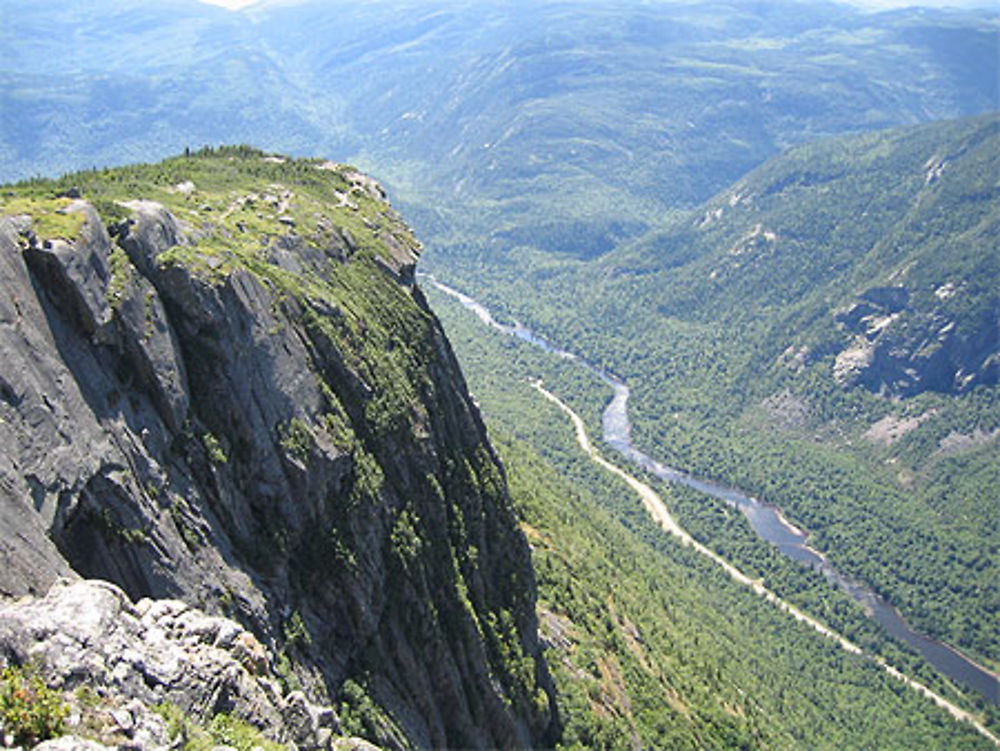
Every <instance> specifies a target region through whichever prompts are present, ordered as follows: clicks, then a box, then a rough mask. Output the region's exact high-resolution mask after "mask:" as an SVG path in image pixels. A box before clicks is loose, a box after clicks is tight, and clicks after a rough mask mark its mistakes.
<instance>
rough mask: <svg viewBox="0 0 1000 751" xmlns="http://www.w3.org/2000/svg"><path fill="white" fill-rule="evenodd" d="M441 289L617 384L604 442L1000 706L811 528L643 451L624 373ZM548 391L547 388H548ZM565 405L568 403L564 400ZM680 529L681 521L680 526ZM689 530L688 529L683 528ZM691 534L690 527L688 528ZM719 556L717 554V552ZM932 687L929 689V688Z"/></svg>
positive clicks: (977, 668)
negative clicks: (815, 573)
mask: <svg viewBox="0 0 1000 751" xmlns="http://www.w3.org/2000/svg"><path fill="white" fill-rule="evenodd" d="M419 276H420V277H421V279H425V280H427V281H428V282H429V283H430V284H432V285H433V286H434V287H436V288H437V289H438V290H440V291H441V292H443V293H445V294H446V295H449V296H450V297H453V298H455V299H457V300H458V301H459V302H460V303H461V304H462V305H463V306H464V307H465V308H467V309H468V310H470V311H471V312H473V313H474V314H475V315H476V316H477V317H478V318H479V319H480V320H481V321H482V322H483V323H485V324H486V325H488V326H490V327H491V328H494V329H496V330H498V331H501V332H503V333H505V334H509V335H512V336H516V337H517V338H519V339H521V340H523V341H526V342H528V343H530V344H532V345H534V346H536V347H540V348H541V349H543V350H545V351H546V352H549V353H550V354H553V355H556V356H558V357H563V358H567V359H571V360H575V361H576V362H579V363H580V366H581V367H584V368H586V369H588V370H590V371H591V372H592V373H594V374H595V375H596V376H597V377H598V378H600V379H601V380H603V381H604V382H605V383H606V384H608V385H609V386H610V387H611V388H612V389H613V390H614V396H613V397H612V399H611V401H610V402H609V403H608V405H607V407H605V409H604V413H603V417H602V432H603V438H604V442H605V443H606V444H607V445H608V446H610V447H611V448H613V449H614V450H616V451H617V452H619V453H620V454H622V455H623V456H624V457H625V458H627V459H628V460H629V461H631V462H633V463H635V464H637V465H639V466H640V467H642V468H643V469H644V470H646V471H647V472H650V473H651V474H653V475H655V476H656V477H658V478H659V479H661V480H664V481H666V482H670V483H678V484H681V485H685V486H687V487H689V488H693V489H695V490H698V491H700V492H702V493H705V494H707V495H710V496H712V497H714V498H718V499H719V500H722V501H724V502H725V503H727V504H729V505H730V506H732V507H734V508H737V509H739V510H740V511H741V512H742V513H743V514H744V516H746V518H747V521H748V522H749V523H750V526H751V527H752V528H753V530H754V531H755V532H756V533H757V534H758V535H759V536H760V537H761V538H762V539H764V540H766V541H767V542H769V543H770V544H772V545H774V546H775V547H776V548H777V549H778V551H779V552H781V553H782V554H783V555H785V556H786V557H788V558H791V559H793V560H795V561H798V562H800V563H803V564H806V565H809V566H812V567H814V568H816V569H818V570H819V571H820V572H822V574H823V575H824V576H825V577H826V578H827V579H828V580H829V581H831V582H833V583H834V584H835V585H836V586H838V587H839V588H840V589H842V590H843V591H844V592H846V593H847V594H848V595H850V596H851V597H852V598H853V599H854V600H856V601H857V602H859V603H861V604H862V605H863V606H864V608H865V612H866V613H867V614H868V615H869V617H871V618H873V619H875V621H877V622H878V623H879V624H880V625H882V627H883V628H885V630H886V631H888V632H889V633H890V634H891V635H892V636H894V637H895V638H897V639H900V640H902V641H903V642H905V643H906V644H908V645H910V647H912V648H913V649H915V650H917V652H919V653H920V654H921V655H922V656H923V657H924V659H926V660H927V662H929V663H930V664H931V665H933V666H934V667H935V668H937V669H938V670H939V671H940V672H941V673H942V674H944V675H946V676H948V677H949V678H951V679H952V680H955V681H957V682H959V683H962V684H964V685H965V686H968V687H969V688H971V689H973V690H974V691H976V692H977V693H979V694H981V695H982V696H983V698H984V699H986V701H988V702H989V703H991V704H993V705H994V706H997V707H1000V679H998V676H997V675H995V674H994V673H992V672H990V671H989V670H987V669H986V668H984V667H982V666H981V665H978V664H977V663H975V662H973V661H972V660H970V659H969V658H967V657H965V656H964V655H963V654H961V653H960V652H958V651H956V650H955V649H953V648H951V647H949V646H948V645H946V644H942V643H941V642H939V641H935V640H934V639H931V638H929V637H927V636H925V635H923V634H921V633H918V632H917V631H914V630H913V629H912V628H910V626H909V625H908V624H907V623H906V621H905V620H904V619H903V617H902V615H900V613H899V611H897V610H896V609H895V608H894V607H893V606H892V605H890V604H889V603H888V602H886V601H885V600H884V599H883V598H882V597H880V596H879V595H878V594H876V593H875V592H873V591H872V590H871V589H869V588H868V587H866V586H865V585H863V584H860V583H858V582H855V581H853V580H851V579H850V578H848V577H846V576H844V575H843V574H841V573H840V572H839V571H837V570H836V569H835V568H834V567H833V566H832V565H831V563H830V562H829V561H828V560H827V559H826V557H825V556H823V554H822V553H820V552H819V551H817V550H814V549H813V548H811V547H810V546H809V544H808V533H806V532H805V531H803V530H801V529H798V528H797V527H795V526H794V525H792V524H790V523H789V522H788V521H787V520H786V519H785V518H784V517H783V516H782V514H781V511H780V509H778V508H777V507H776V506H773V505H771V504H769V503H764V502H762V501H760V500H758V499H757V498H754V497H753V496H751V495H749V494H747V493H744V492H743V491H741V490H738V489H735V488H730V487H727V486H725V485H722V484H719V483H716V482H713V481H711V480H705V479H701V478H698V477H694V476H692V475H689V474H687V473H685V472H683V471H681V470H678V469H675V468H673V467H669V466H667V465H665V464H661V463H660V462H658V461H656V460H655V459H653V458H652V457H651V456H649V455H648V454H646V453H644V452H642V451H640V450H639V449H637V448H636V447H635V446H634V445H633V444H632V438H631V424H630V423H629V419H628V398H629V389H628V386H627V385H626V384H625V383H624V381H622V380H621V379H619V378H617V377H615V376H614V375H611V374H609V373H606V372H604V371H601V370H599V369H598V368H595V367H594V366H592V365H591V364H589V363H587V362H585V361H584V360H582V359H580V358H579V357H577V356H576V355H575V354H573V353H572V352H568V351H566V350H564V349H560V348H559V347H556V346H554V345H552V344H551V343H549V342H547V341H546V340H545V339H543V338H541V337H540V336H538V335H537V334H535V333H534V332H533V331H532V330H531V329H529V328H527V327H526V326H523V325H521V324H520V323H517V322H515V323H513V324H504V323H500V322H499V321H497V320H496V319H495V318H494V317H493V315H492V314H491V313H490V311H489V310H488V309H487V308H486V307H484V306H483V305H482V304H481V303H479V302H477V301H476V300H474V299H473V298H471V297H469V296H468V295H465V294H463V293H461V292H459V291H458V290H456V289H454V288H452V287H449V286H448V285H446V284H443V283H441V282H439V281H438V280H436V279H435V278H434V277H433V276H429V275H426V274H420V275H419ZM543 393H547V392H543ZM559 404H560V405H561V406H563V407H564V409H567V410H568V408H566V407H565V406H564V405H562V404H561V402H560V403H559ZM678 529H679V527H678ZM681 531H682V532H683V530H681ZM683 534H685V535H686V533H683ZM713 557H714V556H713ZM925 691H926V690H925Z"/></svg>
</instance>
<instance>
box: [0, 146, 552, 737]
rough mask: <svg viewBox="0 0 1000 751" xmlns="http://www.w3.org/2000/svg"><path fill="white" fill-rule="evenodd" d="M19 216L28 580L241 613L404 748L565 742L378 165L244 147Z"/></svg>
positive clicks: (7, 295) (11, 374)
mask: <svg viewBox="0 0 1000 751" xmlns="http://www.w3.org/2000/svg"><path fill="white" fill-rule="evenodd" d="M0 215H2V218H0V265H2V269H0V285H2V286H3V290H2V292H0V348H2V351H3V355H4V365H3V368H2V370H0V529H2V530H3V533H4V534H3V535H2V536H0V561H2V562H3V566H0V591H2V593H3V594H5V595H8V596H15V595H24V594H29V593H35V594H41V593H44V592H45V591H47V590H48V589H49V587H50V586H51V585H52V584H53V582H55V581H56V580H57V579H58V578H59V577H84V578H89V579H103V580H107V581H109V582H112V583H114V584H116V585H117V586H119V587H120V588H121V589H122V590H124V592H125V593H127V595H128V597H129V598H131V600H132V601H138V600H140V599H141V598H153V599H157V598H171V599H175V600H183V601H184V602H186V603H188V604H189V605H195V606H199V607H201V608H203V609H204V610H205V611H207V612H208V613H211V614H216V615H227V616H229V617H231V618H233V619H235V620H237V621H239V622H240V623H241V624H242V626H243V627H245V628H246V629H248V631H249V632H251V633H252V634H253V635H254V637H255V638H256V639H259V640H260V642H261V643H262V644H263V645H264V647H265V648H266V649H267V650H268V652H269V654H270V656H271V658H272V659H273V661H274V663H275V665H276V667H277V669H278V671H279V672H280V673H282V675H283V680H284V683H285V684H286V689H291V688H299V687H301V688H302V689H304V691H305V693H306V694H307V695H309V697H310V699H311V700H316V701H318V702H325V703H330V704H336V705H337V706H338V707H339V708H340V711H341V713H342V714H343V715H344V716H345V717H347V718H348V720H344V718H343V717H342V718H341V719H342V720H344V722H345V724H352V723H353V725H352V727H354V729H356V730H358V731H360V732H361V733H362V734H365V735H367V736H368V738H369V739H370V740H372V741H375V742H377V743H380V744H383V745H386V746H390V747H410V746H412V747H463V748H484V747H501V746H507V747H509V746H520V747H525V746H531V745H535V744H538V743H541V742H544V741H545V739H546V738H549V737H551V733H552V732H553V729H554V728H555V727H556V725H557V723H556V720H555V717H554V713H555V709H554V707H555V702H554V701H551V691H552V689H551V684H550V681H549V678H548V672H547V668H546V665H545V662H544V660H543V658H542V657H541V652H540V647H539V644H538V640H537V625H536V617H535V590H534V586H535V585H534V572H533V570H532V567H531V560H530V554H529V549H528V546H527V543H526V541H525V539H524V537H523V535H522V534H521V532H520V531H519V529H518V526H517V520H516V518H515V515H514V511H513V509H512V506H511V502H510V498H509V495H508V492H507V488H506V480H505V476H504V471H503V468H502V466H501V464H500V463H499V461H498V459H497V456H496V455H495V453H494V451H493V449H492V447H491V446H490V444H489V442H488V440H487V437H486V433H485V429H484V426H483V424H482V421H481V419H480V417H479V415H478V412H477V409H476V408H475V406H474V404H473V402H472V400H471V398H470V397H469V394H468V392H467V389H466V387H465V383H464V380H463V378H462V375H461V372H460V370H459V368H458V365H457V362H456V360H455V358H454V356H453V354H452V351H451V348H450V346H449V344H448V342H447V340H446V339H445V336H444V334H443V332H442V329H441V327H440V325H439V324H438V322H437V320H436V319H435V318H434V316H433V315H432V314H431V312H430V310H429V309H428V307H427V305H426V302H425V300H424V298H423V295H422V293H421V291H420V289H419V288H418V287H417V286H416V285H415V283H414V278H413V270H414V265H415V263H416V259H417V256H418V254H419V250H420V247H419V244H418V243H417V241H416V240H415V239H414V238H413V236H412V234H411V233H410V231H409V230H408V228H407V227H406V226H405V224H404V223H403V222H402V221H401V220H400V218H399V217H398V215H397V214H396V213H395V212H394V211H393V210H392V208H391V207H390V206H389V204H388V202H387V201H386V200H385V196H384V194H383V193H382V191H381V189H380V188H379V186H378V185H377V184H376V183H375V182H374V181H372V180H371V179H370V178H367V177H365V176H363V175H361V174H359V173H358V172H357V171H355V170H353V169H352V168H349V167H345V166H342V165H336V164H331V163H328V162H320V161H315V160H290V159H285V158H283V157H276V156H271V155H266V154H263V153H261V152H257V151H255V150H252V149H248V148H243V147H239V148H225V149H218V150H205V151H202V152H199V153H197V154H194V155H190V156H186V157H180V158H176V159H172V160H168V161H166V162H163V163H161V164H158V165H151V166H138V167H128V168H122V169H117V170H104V171H95V172H90V173H81V174H77V175H72V176H68V177H66V178H63V179H61V180H59V181H33V182H30V183H23V184H20V185H18V186H11V187H8V188H4V189H0Z"/></svg>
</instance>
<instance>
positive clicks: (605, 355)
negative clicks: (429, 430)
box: [448, 115, 1000, 667]
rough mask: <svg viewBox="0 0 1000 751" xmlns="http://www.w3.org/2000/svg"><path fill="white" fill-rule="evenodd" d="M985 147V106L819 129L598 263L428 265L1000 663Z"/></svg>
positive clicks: (988, 124) (993, 295) (994, 144)
mask: <svg viewBox="0 0 1000 751" xmlns="http://www.w3.org/2000/svg"><path fill="white" fill-rule="evenodd" d="M998 154H1000V118H998V117H997V116H995V115H991V116H985V117H982V118H978V119H972V120H968V121H959V122H955V123H945V124H935V125H931V126H921V127H919V128H917V129H913V130H904V131H890V132H886V133H878V134H871V135H865V136H857V137H852V138H849V139H842V140H834V141H829V142H821V143H819V144H815V145H810V146H806V147H801V148H799V149H796V150H793V151H791V152H789V154H787V155H786V156H783V157H780V158H777V159H775V160H773V161H771V162H769V163H767V164H765V165H763V166H762V167H761V168H759V169H758V170H756V171H754V172H753V173H751V174H750V175H748V176H747V177H746V178H745V179H743V180H741V181H740V182H739V183H737V184H736V185H734V186H733V187H732V188H730V189H729V190H727V191H724V192H723V193H721V194H720V195H719V196H718V197H717V198H715V199H713V200H712V201H710V202H708V203H707V204H706V205H705V206H703V207H701V208H699V209H698V210H696V211H694V212H692V214H691V216H690V218H688V219H686V220H685V221H682V222H678V223H677V224H676V225H675V226H674V227H673V228H672V229H670V230H668V231H666V232H662V233H655V234H653V235H650V236H649V237H646V238H643V239H642V240H639V241H636V242H635V243H632V244H631V245H629V246H627V247H624V248H622V249H620V250H617V251H615V252H612V253H608V254H606V255H604V256H603V257H601V258H600V259H598V260H596V261H593V262H589V263H584V262H581V261H579V260H577V259H572V258H561V259H560V258H555V257H553V256H545V257H544V258H542V257H540V256H539V254H538V253H537V251H534V250H532V249H530V248H525V249H523V251H521V250H514V251H512V253H511V261H510V263H509V265H506V266H505V265H503V264H497V265H493V264H491V265H490V266H486V265H484V264H477V263H469V264H465V265H462V264H457V263H449V264H448V271H449V273H451V274H452V275H453V276H452V277H451V278H453V279H457V280H460V286H464V288H465V289H466V290H468V291H470V292H473V293H474V294H477V295H482V297H483V299H485V300H487V301H489V303H490V304H491V305H496V306H497V308H498V309H500V310H505V311H507V312H508V313H509V314H512V315H516V316H517V317H519V318H520V319H521V320H525V321H527V322H529V323H530V324H531V325H532V326H533V327H535V328H536V329H537V330H539V331H541V332H542V333H543V334H545V335H547V336H549V337H550V338H551V339H552V340H553V341H557V342H560V343H561V344H563V345H564V346H569V347H570V348H571V349H573V350H574V351H576V352H579V353H580V354H581V355H583V356H584V357H586V359H588V360H589V361H590V362H592V363H595V364H597V365H598V366H601V367H606V368H608V369H609V370H611V371H613V372H615V373H617V374H618V375H620V376H622V377H625V378H626V379H627V380H628V382H629V383H630V385H631V386H632V393H633V402H632V405H631V410H630V414H631V415H632V419H633V422H634V424H635V428H636V430H637V434H638V437H639V439H640V443H641V444H643V445H645V446H647V447H650V448H651V449H652V453H653V454H654V455H656V456H657V457H660V458H662V459H663V460H664V461H667V462H668V463H671V464H673V465H675V466H680V467H683V468H685V469H687V470H689V471H691V472H693V473H695V474H698V475H702V476H705V477H713V478H716V479H719V480H722V481H724V482H727V483H730V484H732V485H735V486H737V487H741V488H743V489H745V490H747V491H748V492H751V493H753V494H754V495H756V496H758V497H761V498H764V499H765V500H768V501H771V502H773V503H776V504H777V505H778V506H780V507H781V508H782V509H784V510H785V511H786V513H787V514H788V515H789V516H790V517H791V518H792V519H793V520H794V521H796V522H797V523H799V524H801V525H802V526H804V527H805V528H807V529H809V530H810V531H811V532H812V533H813V542H814V544H815V545H816V547H818V548H820V549H821V550H824V551H826V552H828V554H829V555H830V557H831V559H832V560H833V561H834V562H835V564H836V565H837V566H838V568H840V569H841V570H843V571H845V572H848V573H849V574H850V575H851V576H854V577H855V578H857V579H859V580H862V581H865V582H868V583H869V584H870V585H872V586H873V587H874V588H875V589H876V590H877V591H879V592H881V593H883V594H885V595H886V596H888V598H889V599H890V600H891V601H892V602H894V603H896V604H897V605H899V606H900V608H901V609H902V611H903V613H904V614H905V615H906V617H907V618H908V619H910V620H911V622H913V623H914V624H916V625H918V626H919V627H920V628H921V629H924V630H926V632H928V633H930V634H933V635H936V636H938V637H940V638H943V639H945V640H946V641H948V642H949V643H952V644H955V645H956V646H959V647H961V648H962V649H964V650H966V651H968V652H969V653H971V654H973V655H975V656H976V657H977V659H979V660H981V661H983V662H984V663H985V664H987V665H992V666H994V667H996V666H997V665H998V664H1000V632H998V631H997V629H996V620H995V619H996V616H995V614H996V613H997V612H998V609H1000V570H998V565H1000V555H998V553H1000V537H998V536H997V535H998V533H1000V530H998V528H997V527H996V526H995V525H990V524H984V523H983V522H984V520H988V519H996V518H1000V507H998V505H997V499H998V495H997V493H996V487H997V486H996V484H995V483H996V470H995V467H996V466H998V460H1000V454H998V451H1000V447H998V443H997V440H996V438H997V436H998V435H1000V417H998V415H1000V413H998V411H997V409H996V404H997V398H998V396H997V387H996V385H995V384H996V379H997V372H998V371H997V362H998V354H997V353H998V351H1000V344H998V336H1000V332H998V326H997V321H998V320H1000V315H998V313H1000V295H998V293H997V290H996V287H995V284H993V280H995V279H996V278H997V276H998V268H997V265H998V263H1000V247H998V245H997V241H996V238H997V236H998V234H997V233H998V228H1000V208H998V201H997V198H996V187H995V186H994V184H993V182H994V180H995V175H996V174H998V173H1000V164H998V162H997V158H998V156H997V155H998ZM942 165H943V166H942ZM862 220H863V221H862ZM515 267H516V268H517V273H513V269H514V268H515ZM893 294H895V295H901V296H905V297H906V298H907V299H906V301H905V303H904V304H901V305H898V306H896V307H893V305H894V304H895V303H893V301H892V300H884V299H882V297H880V295H888V296H890V297H891V296H892V295H893ZM866 327H867V328H866ZM855 349H862V350H865V351H867V352H868V353H869V354H868V355H867V357H868V359H867V360H864V359H862V360H861V361H860V362H861V364H862V365H863V367H857V368H855V369H854V370H853V371H852V370H850V369H849V368H847V367H844V368H843V369H841V367H840V363H843V362H845V361H846V362H847V363H848V364H850V363H851V362H852V361H851V359H850V357H851V355H852V353H853V351H854V350H855ZM590 415H591V424H592V425H593V426H595V428H596V426H598V425H599V422H597V421H596V415H595V414H594V412H593V411H591V413H590Z"/></svg>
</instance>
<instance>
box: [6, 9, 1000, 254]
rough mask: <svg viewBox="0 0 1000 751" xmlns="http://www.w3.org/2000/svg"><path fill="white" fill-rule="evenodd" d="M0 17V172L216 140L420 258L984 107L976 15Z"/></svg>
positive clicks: (578, 225) (609, 242)
mask: <svg viewBox="0 0 1000 751" xmlns="http://www.w3.org/2000/svg"><path fill="white" fill-rule="evenodd" d="M0 14H2V20H3V23H2V24H0V49H2V50H3V56H2V58H0V76H2V77H3V79H2V80H5V81H6V82H7V85H5V86H2V87H0V117H4V120H3V127H0V178H3V179H20V178H24V177H30V176H33V175H35V174H55V173H58V172H62V171H65V170H68V169H81V168H89V167H92V166H95V165H96V166H99V167H100V166H104V165H106V164H119V163H128V162H133V161H140V160H144V161H148V160H150V159H153V158H162V157H165V156H167V155H168V154H172V153H177V152H179V151H181V150H182V149H183V148H185V147H187V146H190V147H192V148H197V147H200V146H201V145H203V144H205V143H217V142H225V143H234V142H239V143H253V144H255V145H258V146H261V147H263V148H267V149H271V150H274V151H280V152H282V153H292V154H309V155H313V154H339V155H345V157H347V158H350V159H351V161H353V162H355V163H359V164H360V165H361V166H362V167H363V168H365V169H366V171H368V172H371V173H372V174H374V175H376V176H377V177H378V178H379V179H380V180H382V181H383V183H384V184H386V185H387V186H388V187H389V188H390V189H391V191H392V193H393V195H394V196H395V200H396V202H397V204H398V205H400V206H401V207H403V208H404V209H405V213H406V215H407V216H408V217H409V218H410V221H411V223H412V224H413V225H414V227H415V228H416V229H417V231H418V233H419V234H420V236H421V237H422V238H423V239H424V241H425V242H426V243H427V244H428V246H429V247H433V248H434V251H435V253H437V254H438V255H439V257H440V259H441V261H442V262H444V261H445V260H446V259H447V258H449V257H452V256H458V257H468V256H470V255H472V256H479V255H481V254H483V253H489V254H490V255H491V256H494V257H502V256H504V255H506V253H507V252H508V250H509V249H510V248H511V247H513V246H527V247H535V248H537V249H539V250H541V251H543V252H546V253H553V252H554V253H571V254H573V255H577V256H584V257H590V256H594V255H599V254H601V253H604V252H607V251H608V250H610V249H611V248H613V247H614V246H615V245H616V243H617V242H619V241H620V240H621V239H623V238H630V237H634V236H635V235H637V234H641V233H642V232H643V231H644V230H646V229H648V228H650V227H659V226H661V225H662V224H663V221H664V219H665V218H669V216H670V214H671V212H673V211H675V210H676V209H677V208H678V207H681V208H689V207H691V206H695V205H698V204H699V203H700V202H702V201H705V200H707V199H709V198H710V197H711V196H712V195H713V194H715V193H716V192H718V191H720V190H722V189H724V188H725V187H726V186H727V185H729V184H731V183H732V182H734V181H735V180H737V179H739V178H740V177H742V176H743V175H744V174H745V173H746V172H747V171H748V170H750V169H752V168H754V167H756V166H758V165H759V164H761V163H762V162H763V161H764V160H765V159H767V158H768V157H770V156H773V155H775V154H777V153H779V152H780V151H782V150H783V149H785V148H788V147H790V146H792V145H796V144H802V143H807V142H810V141H813V140H816V139H817V138H821V137H825V136H831V135H836V134H839V133H845V132H856V131H859V130H865V131H868V130H874V129H878V128H886V127H890V126H896V125H906V124H912V123H917V122H924V121H927V120H935V119H944V118H949V117H959V116H963V115H971V114H976V113H980V112H984V111H987V110H990V109H993V108H996V107H997V106H998V102H997V91H996V80H997V58H996V34H997V31H998V23H1000V21H998V19H997V17H996V14H995V13H989V12H987V11H916V10H907V11H894V12H889V13H877V14H868V13H863V12H860V11H858V10H857V9H854V8H851V7H848V6H846V5H840V4H836V3H826V2H794V1H793V0H781V1H780V2H768V3H756V4H752V3H750V4H748V3H735V2H722V1H715V2H704V3H680V2H663V3H652V4H648V3H647V4H636V3H634V2H629V1H628V0H602V2H600V3H578V4H572V3H565V2H527V1H520V2H516V3H507V2H504V3H497V2H486V3H483V2H469V1H468V0H434V1H433V2H425V1H423V0H421V2H411V1H409V0H392V1H391V2H380V3H346V2H334V3H330V2H327V1H326V0H323V1H322V2H318V1H315V0H313V1H311V2H296V3H265V4H262V5H260V6H256V7H252V8H248V9H246V10H245V11H243V12H240V13H229V12H226V11H223V10H221V9H218V8H211V7H208V6H205V5H202V4H199V3H196V2H194V0H170V2H166V1H164V0H160V1H158V2H135V1H133V0H130V1H129V2H111V0H89V1H88V2H87V3H85V4H74V5H65V4H51V3H47V4H39V3H30V2H8V3H5V4H4V7H3V8H2V9H0ZM15 114H16V116H15ZM79 123H86V124H87V127H86V128H80V127H78V124H79Z"/></svg>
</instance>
